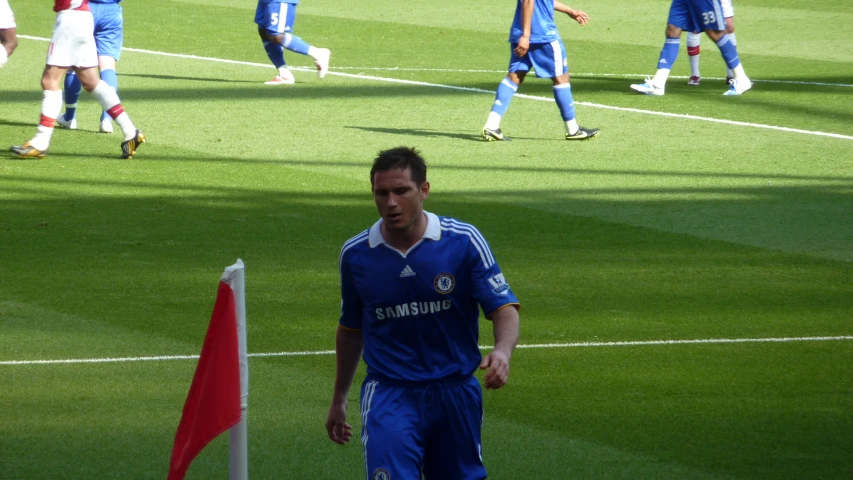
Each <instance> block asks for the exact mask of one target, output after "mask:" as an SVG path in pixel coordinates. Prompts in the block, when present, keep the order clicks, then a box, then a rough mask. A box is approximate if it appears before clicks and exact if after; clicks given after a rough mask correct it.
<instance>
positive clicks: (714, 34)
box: [705, 30, 726, 42]
mask: <svg viewBox="0 0 853 480" xmlns="http://www.w3.org/2000/svg"><path fill="white" fill-rule="evenodd" d="M725 33H726V32H725V31H724V30H705V34H707V35H708V38H710V39H711V40H713V41H714V42H719V41H720V39H721V38H723V35H725Z"/></svg>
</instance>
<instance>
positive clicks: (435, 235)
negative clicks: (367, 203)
mask: <svg viewBox="0 0 853 480" xmlns="http://www.w3.org/2000/svg"><path fill="white" fill-rule="evenodd" d="M424 215H426V217H427V228H426V231H424V236H423V237H421V240H423V239H424V238H428V239H430V240H436V241H438V240H441V221H439V219H438V215H436V214H434V213H430V212H427V211H426V210H424ZM382 221H383V220H382V219H381V218H380V219H379V220H377V222H376V223H374V224H373V226H372V227H370V233H369V234H368V236H367V239H368V243H369V244H370V248H376V247H378V246H379V245H382V244H383V243H387V242H386V241H385V238H383V237H382V231H381V230H380V229H379V227H380V225H382Z"/></svg>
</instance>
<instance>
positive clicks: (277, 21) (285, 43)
mask: <svg viewBox="0 0 853 480" xmlns="http://www.w3.org/2000/svg"><path fill="white" fill-rule="evenodd" d="M297 4H299V0H258V8H257V9H256V10H255V23H257V24H258V34H259V35H260V36H261V41H263V42H264V50H265V51H266V52H267V57H269V59H270V61H271V62H272V63H273V65H274V66H275V68H277V69H278V75H276V77H275V78H274V79H272V80H270V81H269V82H266V84H267V85H289V84H292V83H295V82H296V79H295V78H294V77H293V73H291V72H290V70H289V69H288V68H287V66H286V62H285V61H284V49H285V48H286V49H288V50H290V51H292V52H296V53H300V54H302V55H308V56H310V57H312V58H313V59H314V64H315V65H316V66H317V72H318V75H319V77H320V78H323V77H325V76H326V72H327V71H328V70H329V57H330V56H331V52H329V49H327V48H316V47H314V46H311V45H309V44H308V43H306V42H305V41H304V40H302V39H301V38H300V37H297V36H296V35H293V24H294V23H295V22H296V5H297Z"/></svg>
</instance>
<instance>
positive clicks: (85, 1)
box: [53, 0, 89, 13]
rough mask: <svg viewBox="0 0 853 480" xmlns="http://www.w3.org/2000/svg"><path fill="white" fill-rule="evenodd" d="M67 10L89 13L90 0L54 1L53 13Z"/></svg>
mask: <svg viewBox="0 0 853 480" xmlns="http://www.w3.org/2000/svg"><path fill="white" fill-rule="evenodd" d="M65 10H85V11H89V0H53V11H54V12H56V13H59V12H64V11H65Z"/></svg>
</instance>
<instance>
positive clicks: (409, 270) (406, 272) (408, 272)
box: [400, 265, 416, 278]
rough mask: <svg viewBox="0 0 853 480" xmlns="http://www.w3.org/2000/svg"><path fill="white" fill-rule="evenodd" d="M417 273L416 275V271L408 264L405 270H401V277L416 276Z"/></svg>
mask: <svg viewBox="0 0 853 480" xmlns="http://www.w3.org/2000/svg"><path fill="white" fill-rule="evenodd" d="M415 275H416V274H415V271H414V270H412V267H410V266H408V265H406V268H404V269H403V271H402V272H400V278H405V277H414V276H415Z"/></svg>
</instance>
